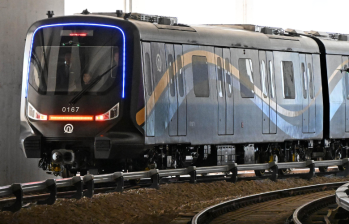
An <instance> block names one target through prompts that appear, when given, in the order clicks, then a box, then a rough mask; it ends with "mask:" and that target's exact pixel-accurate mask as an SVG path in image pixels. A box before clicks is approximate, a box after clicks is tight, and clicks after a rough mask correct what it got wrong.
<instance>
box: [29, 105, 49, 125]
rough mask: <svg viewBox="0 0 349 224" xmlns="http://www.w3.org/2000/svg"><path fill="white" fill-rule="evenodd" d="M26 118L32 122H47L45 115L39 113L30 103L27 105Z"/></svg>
mask: <svg viewBox="0 0 349 224" xmlns="http://www.w3.org/2000/svg"><path fill="white" fill-rule="evenodd" d="M28 117H30V118H31V119H33V120H41V121H46V120H47V115H44V114H41V113H39V112H38V111H37V110H36V109H35V108H34V107H33V105H31V104H30V103H28Z"/></svg>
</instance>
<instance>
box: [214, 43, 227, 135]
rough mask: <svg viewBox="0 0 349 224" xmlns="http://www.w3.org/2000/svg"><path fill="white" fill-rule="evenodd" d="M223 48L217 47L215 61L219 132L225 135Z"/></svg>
mask: <svg viewBox="0 0 349 224" xmlns="http://www.w3.org/2000/svg"><path fill="white" fill-rule="evenodd" d="M222 56H223V50H222V48H215V62H216V74H217V94H218V134H219V135H225V113H226V111H225V105H226V102H225V88H224V83H225V77H224V74H223V60H222Z"/></svg>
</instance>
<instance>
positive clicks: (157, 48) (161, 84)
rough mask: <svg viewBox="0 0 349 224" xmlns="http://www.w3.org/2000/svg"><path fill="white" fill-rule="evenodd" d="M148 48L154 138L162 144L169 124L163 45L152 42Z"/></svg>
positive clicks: (166, 76)
mask: <svg viewBox="0 0 349 224" xmlns="http://www.w3.org/2000/svg"><path fill="white" fill-rule="evenodd" d="M150 46H151V61H152V68H153V70H152V75H153V76H152V77H153V83H154V87H153V89H154V99H155V105H154V108H155V136H156V137H157V138H156V141H157V142H162V141H164V138H166V136H168V133H167V132H166V129H167V126H168V122H169V116H168V95H167V94H166V91H168V89H167V88H166V87H167V86H168V75H167V73H166V72H165V71H166V56H165V44H164V43H155V42H152V43H151V44H150Z"/></svg>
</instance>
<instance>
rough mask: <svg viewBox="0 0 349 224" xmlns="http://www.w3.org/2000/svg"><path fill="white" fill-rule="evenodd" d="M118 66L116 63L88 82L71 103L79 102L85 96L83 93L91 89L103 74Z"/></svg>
mask: <svg viewBox="0 0 349 224" xmlns="http://www.w3.org/2000/svg"><path fill="white" fill-rule="evenodd" d="M115 67H116V65H114V66H112V67H111V68H109V69H108V70H107V71H105V72H104V73H103V74H101V75H99V76H97V77H96V78H94V79H93V80H92V81H91V83H90V84H88V85H87V86H85V87H84V88H83V89H82V90H81V91H80V92H79V93H78V94H76V95H75V96H74V98H73V99H71V100H70V101H69V105H74V104H75V103H76V102H78V100H79V99H80V98H81V97H82V96H83V94H84V93H85V92H86V91H87V90H89V89H91V88H92V87H93V86H94V85H96V84H97V83H98V82H99V81H100V80H101V79H102V77H103V76H105V75H106V74H108V72H110V71H111V70H113V69H114V68H115Z"/></svg>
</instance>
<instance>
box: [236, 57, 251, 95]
mask: <svg viewBox="0 0 349 224" xmlns="http://www.w3.org/2000/svg"><path fill="white" fill-rule="evenodd" d="M239 71H240V72H239V73H240V94H241V97H243V98H253V97H254V85H253V69H252V60H251V59H248V58H240V59H239Z"/></svg>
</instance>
